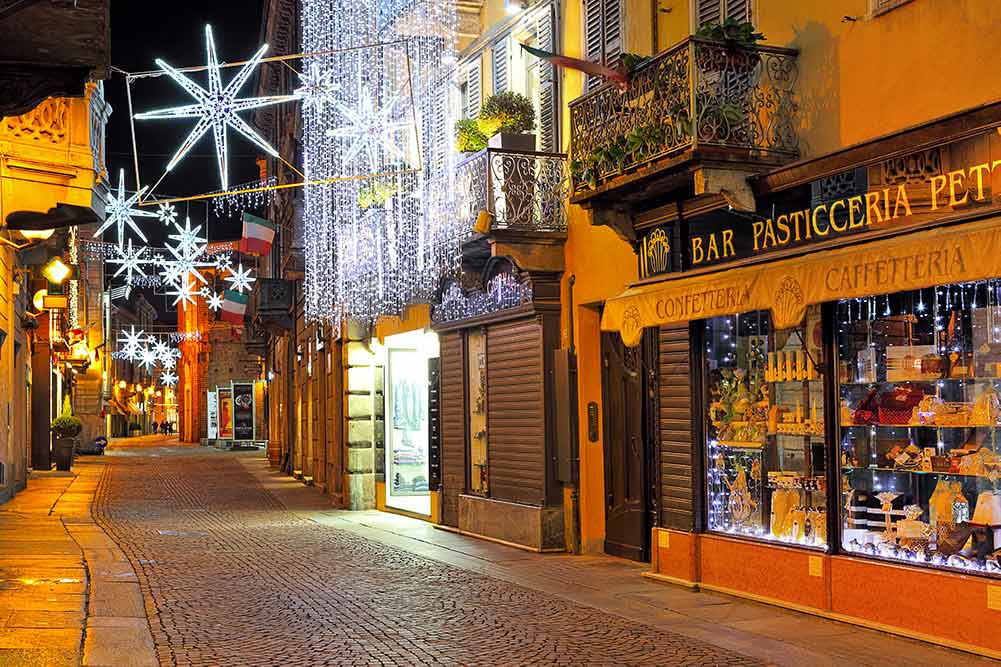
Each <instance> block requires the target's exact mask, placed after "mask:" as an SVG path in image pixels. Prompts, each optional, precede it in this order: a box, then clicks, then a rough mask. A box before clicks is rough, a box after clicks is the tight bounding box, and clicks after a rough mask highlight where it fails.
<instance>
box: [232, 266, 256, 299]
mask: <svg viewBox="0 0 1001 667" xmlns="http://www.w3.org/2000/svg"><path fill="white" fill-rule="evenodd" d="M225 280H226V282H228V283H229V284H230V285H229V286H230V287H231V288H232V289H234V290H236V291H237V292H239V293H240V294H243V292H244V290H246V291H248V292H249V291H250V283H252V282H254V281H255V280H257V278H253V277H251V273H250V269H244V268H243V262H240V265H239V266H238V267H237V268H236V269H234V268H233V267H230V268H229V277H227V278H226V279H225Z"/></svg>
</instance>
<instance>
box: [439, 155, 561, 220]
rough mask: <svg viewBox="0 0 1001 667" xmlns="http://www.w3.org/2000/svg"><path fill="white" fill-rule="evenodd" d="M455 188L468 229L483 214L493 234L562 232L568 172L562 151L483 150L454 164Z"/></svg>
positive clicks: (460, 214) (460, 212)
mask: <svg viewBox="0 0 1001 667" xmlns="http://www.w3.org/2000/svg"><path fill="white" fill-rule="evenodd" d="M456 184H457V186H458V189H459V216H460V219H461V220H462V221H463V223H468V224H466V228H467V229H469V230H471V231H472V230H473V229H474V228H477V220H478V219H480V214H481V212H484V211H485V212H486V213H489V214H490V219H491V229H495V230H497V229H510V230H521V231H532V232H564V231H566V228H567V198H568V197H569V195H570V174H569V171H568V169H567V161H566V156H565V155H563V154H561V153H540V152H536V151H515V150H508V149H497V148H485V149H483V150H482V151H480V152H478V153H474V154H472V155H470V156H469V157H467V158H465V159H464V160H462V161H461V162H460V163H459V164H458V165H457V167H456ZM480 231H485V230H483V229H482V227H481V228H480Z"/></svg>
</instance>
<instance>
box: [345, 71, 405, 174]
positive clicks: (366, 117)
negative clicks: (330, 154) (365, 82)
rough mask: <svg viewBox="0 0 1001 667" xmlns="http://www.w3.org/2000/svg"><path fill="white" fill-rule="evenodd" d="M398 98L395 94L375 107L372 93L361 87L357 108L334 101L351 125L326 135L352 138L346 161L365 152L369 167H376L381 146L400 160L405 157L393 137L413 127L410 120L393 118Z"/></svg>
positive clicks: (348, 161)
mask: <svg viewBox="0 0 1001 667" xmlns="http://www.w3.org/2000/svg"><path fill="white" fill-rule="evenodd" d="M398 99H399V97H398V96H394V97H393V98H392V99H390V100H389V101H388V102H387V103H386V105H385V106H383V107H382V108H381V109H376V108H375V102H374V101H373V100H372V93H371V91H369V89H368V87H367V86H366V87H365V88H364V89H362V92H361V102H360V103H359V105H358V107H357V108H354V107H351V106H348V105H346V104H344V103H342V102H340V101H335V102H334V106H336V107H337V111H338V113H340V115H341V116H343V117H344V119H345V120H346V121H347V122H348V124H347V125H345V126H343V127H338V128H334V129H332V130H327V136H328V137H334V138H337V139H347V140H348V141H349V143H348V147H347V152H346V153H345V154H344V162H345V163H351V162H352V161H353V160H354V159H355V158H356V157H358V155H359V153H361V152H362V151H364V152H365V155H366V157H367V158H368V168H369V169H375V168H376V167H377V166H378V164H379V163H378V162H377V160H376V158H377V157H378V155H379V151H380V149H381V150H383V151H385V152H386V153H387V154H388V155H389V156H391V157H394V158H396V159H398V160H406V157H407V156H406V153H404V151H403V149H402V148H400V146H398V145H397V144H396V142H395V140H394V137H395V136H396V135H397V134H398V133H399V132H401V131H403V130H406V129H408V128H409V127H410V123H409V122H408V121H399V120H392V118H393V116H394V115H395V114H396V104H397V100H398Z"/></svg>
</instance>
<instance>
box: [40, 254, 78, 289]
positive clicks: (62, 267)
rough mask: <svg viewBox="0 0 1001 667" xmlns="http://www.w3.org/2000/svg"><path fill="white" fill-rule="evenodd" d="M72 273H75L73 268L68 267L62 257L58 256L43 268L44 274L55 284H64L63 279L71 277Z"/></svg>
mask: <svg viewBox="0 0 1001 667" xmlns="http://www.w3.org/2000/svg"><path fill="white" fill-rule="evenodd" d="M71 273H73V269H71V268H70V267H68V266H67V265H66V263H65V262H63V260H62V258H61V257H58V256H56V257H53V258H52V259H50V260H49V263H48V264H46V265H45V267H44V268H43V269H42V275H43V276H45V278H46V279H47V280H48V281H49V282H50V283H53V284H55V285H62V283H63V281H64V280H66V279H67V278H69V277H70V274H71Z"/></svg>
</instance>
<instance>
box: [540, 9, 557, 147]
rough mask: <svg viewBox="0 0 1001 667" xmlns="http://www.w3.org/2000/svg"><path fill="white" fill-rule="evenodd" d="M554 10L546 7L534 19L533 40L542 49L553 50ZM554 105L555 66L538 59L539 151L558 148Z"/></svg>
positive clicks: (555, 103)
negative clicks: (535, 19)
mask: <svg viewBox="0 0 1001 667" xmlns="http://www.w3.org/2000/svg"><path fill="white" fill-rule="evenodd" d="M555 12H556V9H555V7H552V6H550V7H547V8H546V11H544V12H540V13H539V15H538V20H537V21H536V25H535V40H536V44H538V46H539V48H540V49H542V50H543V51H555V48H554V43H553V34H554V32H555V29H554V28H555V23H556V16H555ZM556 105H557V89H556V68H555V67H553V66H552V65H551V64H549V63H547V62H544V61H539V150H541V151H547V152H556V151H557V150H558V149H559V148H558V144H559V142H558V141H557V123H558V122H559V116H558V114H557V112H556Z"/></svg>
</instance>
